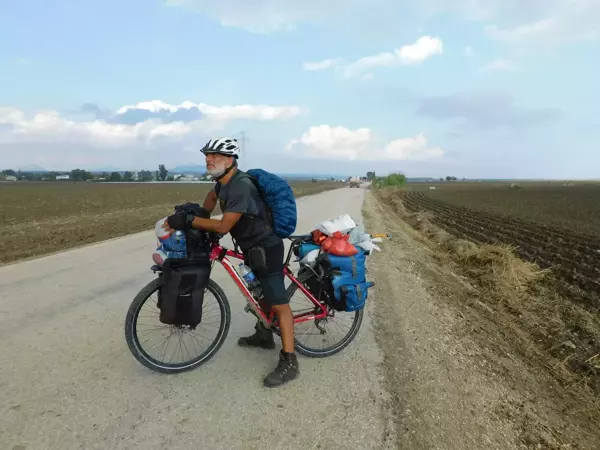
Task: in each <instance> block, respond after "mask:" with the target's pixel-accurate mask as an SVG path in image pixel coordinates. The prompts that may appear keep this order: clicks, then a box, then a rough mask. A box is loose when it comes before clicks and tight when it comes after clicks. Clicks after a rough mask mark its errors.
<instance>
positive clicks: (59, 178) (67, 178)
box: [56, 175, 71, 180]
mask: <svg viewBox="0 0 600 450" xmlns="http://www.w3.org/2000/svg"><path fill="white" fill-rule="evenodd" d="M56 179H57V180H70V179H71V175H56Z"/></svg>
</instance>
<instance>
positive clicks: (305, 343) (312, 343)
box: [277, 272, 364, 358]
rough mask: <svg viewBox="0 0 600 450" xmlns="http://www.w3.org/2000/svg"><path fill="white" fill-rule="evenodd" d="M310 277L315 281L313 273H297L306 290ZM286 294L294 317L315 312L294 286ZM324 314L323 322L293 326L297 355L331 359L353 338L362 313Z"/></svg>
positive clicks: (333, 311)
mask: <svg viewBox="0 0 600 450" xmlns="http://www.w3.org/2000/svg"><path fill="white" fill-rule="evenodd" d="M311 277H315V275H314V273H312V272H301V273H299V274H298V277H297V278H298V281H300V282H301V283H302V284H304V285H305V286H306V282H307V281H309V280H310V278H311ZM286 294H287V298H288V299H289V300H290V306H291V308H292V314H294V316H295V315H297V314H299V313H305V312H308V311H311V310H312V311H315V312H318V311H316V309H317V308H316V307H315V305H314V303H313V302H312V301H310V300H309V299H308V298H307V297H306V295H304V293H303V292H302V291H300V290H299V289H298V286H297V285H296V284H294V283H292V284H291V285H290V286H288V288H287V291H286ZM298 305H301V306H298ZM297 306H298V307H297ZM328 311H329V315H328V316H327V317H326V318H325V319H320V320H317V321H315V320H310V321H307V322H303V323H298V324H295V325H294V337H295V340H296V343H295V349H296V351H297V352H298V353H300V354H301V355H304V356H309V357H312V358H324V357H326V356H331V355H334V354H335V353H338V352H340V351H341V350H343V349H344V348H346V347H347V346H348V344H350V342H352V340H353V339H354V338H355V337H356V335H357V333H358V330H359V329H360V326H361V324H362V320H363V315H364V311H363V310H362V309H361V310H358V311H354V312H344V311H335V310H332V309H331V308H328ZM344 330H345V331H344ZM277 331H279V330H277ZM330 338H331V339H330Z"/></svg>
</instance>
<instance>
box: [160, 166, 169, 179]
mask: <svg viewBox="0 0 600 450" xmlns="http://www.w3.org/2000/svg"><path fill="white" fill-rule="evenodd" d="M158 172H159V176H160V180H161V181H165V180H166V179H167V174H168V173H169V171H168V170H167V169H166V168H165V165H164V164H161V165H159V166H158Z"/></svg>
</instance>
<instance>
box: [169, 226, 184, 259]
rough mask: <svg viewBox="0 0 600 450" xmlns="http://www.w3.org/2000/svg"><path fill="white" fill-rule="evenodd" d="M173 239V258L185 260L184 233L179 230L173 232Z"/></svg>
mask: <svg viewBox="0 0 600 450" xmlns="http://www.w3.org/2000/svg"><path fill="white" fill-rule="evenodd" d="M172 238H173V244H174V245H173V251H174V253H175V258H185V257H186V256H187V251H186V245H185V233H184V232H183V231H181V230H177V231H175V233H173V234H172Z"/></svg>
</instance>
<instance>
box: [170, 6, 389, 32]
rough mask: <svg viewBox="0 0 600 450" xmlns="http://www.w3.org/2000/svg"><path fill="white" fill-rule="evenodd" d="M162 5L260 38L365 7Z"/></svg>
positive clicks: (327, 20)
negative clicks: (197, 15) (207, 17)
mask: <svg viewBox="0 0 600 450" xmlns="http://www.w3.org/2000/svg"><path fill="white" fill-rule="evenodd" d="M374 1H381V0H374ZM387 1H388V0H384V1H383V2H382V3H386V2H387ZM165 3H166V4H167V5H170V6H179V7H184V8H187V9H190V10H193V11H197V12H200V13H205V14H207V15H208V16H210V17H212V18H215V19H217V20H219V22H220V23H221V24H222V25H223V26H227V27H237V28H243V29H245V30H248V31H250V32H253V33H260V34H264V33H272V32H275V31H282V30H283V31H290V30H295V29H296V27H297V26H298V25H299V24H301V23H316V22H331V21H336V20H341V18H342V16H343V15H344V14H347V13H349V12H351V11H352V10H354V9H356V8H361V7H362V8H364V7H365V4H364V1H363V0H327V1H322V0H304V1H301V2H300V1H296V0H252V1H249V0H219V1H216V0H165Z"/></svg>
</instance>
